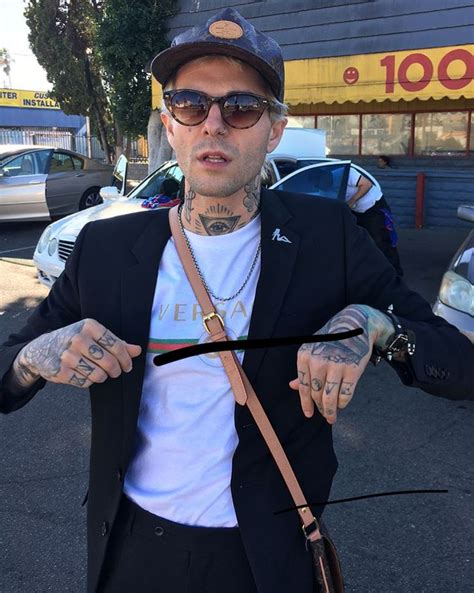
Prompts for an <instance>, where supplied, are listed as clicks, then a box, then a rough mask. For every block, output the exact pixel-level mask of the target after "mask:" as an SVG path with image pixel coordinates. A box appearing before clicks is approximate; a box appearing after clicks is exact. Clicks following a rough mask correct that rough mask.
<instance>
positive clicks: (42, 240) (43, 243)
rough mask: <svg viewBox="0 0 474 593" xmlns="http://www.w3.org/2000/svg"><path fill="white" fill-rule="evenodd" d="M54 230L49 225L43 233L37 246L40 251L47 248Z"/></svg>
mask: <svg viewBox="0 0 474 593" xmlns="http://www.w3.org/2000/svg"><path fill="white" fill-rule="evenodd" d="M52 232H53V230H52V228H51V227H48V228H47V229H45V231H44V232H43V234H42V235H41V238H40V240H39V241H38V247H37V249H38V252H39V253H42V252H43V251H44V250H45V249H46V245H47V244H48V241H49V239H50V237H51V233H52Z"/></svg>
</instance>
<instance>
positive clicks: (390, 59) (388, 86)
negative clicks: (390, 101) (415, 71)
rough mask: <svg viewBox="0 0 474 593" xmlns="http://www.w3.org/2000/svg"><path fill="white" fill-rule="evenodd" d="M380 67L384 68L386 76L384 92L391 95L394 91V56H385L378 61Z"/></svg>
mask: <svg viewBox="0 0 474 593" xmlns="http://www.w3.org/2000/svg"><path fill="white" fill-rule="evenodd" d="M380 65H381V66H385V68H386V69H387V74H386V76H385V92H386V93H393V91H394V89H395V56H385V58H384V59H383V60H380Z"/></svg>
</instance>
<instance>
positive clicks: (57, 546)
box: [0, 223, 474, 593]
mask: <svg viewBox="0 0 474 593" xmlns="http://www.w3.org/2000/svg"><path fill="white" fill-rule="evenodd" d="M45 226H46V223H35V224H28V225H0V340H1V341H3V339H4V338H5V337H6V336H7V335H8V334H9V333H11V332H13V331H14V330H15V329H18V328H19V327H20V326H21V324H22V323H23V321H24V320H25V319H26V317H27V315H28V311H29V310H30V309H31V308H32V307H34V306H35V305H36V303H37V302H39V300H40V299H42V298H43V297H44V296H46V294H47V292H48V291H47V289H46V288H44V287H43V286H42V285H40V284H39V283H38V281H37V280H36V277H35V270H34V268H33V267H32V262H31V256H32V254H33V250H34V245H35V244H36V242H37V240H38V238H39V236H40V234H41V232H42V229H43V228H44V227H45ZM399 234H400V253H401V259H402V265H403V266H404V268H405V270H406V280H407V283H408V284H409V285H410V286H411V287H412V288H414V289H415V290H418V291H419V292H420V293H421V294H422V295H423V296H424V297H425V298H427V299H428V300H429V301H430V302H432V301H433V300H434V297H435V295H436V292H437V289H438V286H439V282H440V279H441V276H442V273H443V271H444V269H445V267H446V265H447V264H448V262H449V260H450V258H451V256H452V255H453V253H454V251H455V250H456V248H457V247H458V245H459V244H460V242H461V240H462V238H464V237H465V236H466V235H467V231H466V230H465V229H447V230H430V229H423V230H412V229H402V230H401V231H400V233H399ZM334 433H335V444H336V449H337V453H338V457H339V462H340V468H339V472H338V474H337V477H336V480H335V484H334V488H333V491H332V495H331V496H332V499H340V498H346V497H352V496H360V495H364V494H373V493H377V492H388V491H398V490H411V489H447V490H448V493H444V494H442V493H438V494H436V493H433V494H424V495H421V494H418V495H416V494H412V495H404V496H390V497H384V498H375V499H369V500H362V501H357V502H352V503H343V504H337V505H333V506H330V507H328V510H327V512H326V515H325V516H326V522H327V523H328V526H329V527H330V529H331V531H332V533H333V536H334V539H335V541H336V543H337V545H338V548H339V551H340V554H341V559H342V562H343V568H344V572H345V578H346V584H347V592H348V593H372V592H373V593H395V592H396V593H398V592H401V591H403V592H405V593H411V592H413V593H415V592H416V593H419V592H421V593H423V592H426V593H428V592H429V593H472V591H474V585H473V583H474V566H473V565H474V560H473V558H472V542H473V541H474V518H473V512H472V510H473V490H474V471H473V464H472V451H473V449H474V402H466V401H458V402H455V401H449V400H445V399H441V398H436V397H433V396H431V395H428V394H425V393H422V392H421V391H419V390H417V389H407V388H405V387H402V386H401V385H400V383H399V381H398V378H397V377H396V375H395V374H394V373H393V372H392V371H391V369H390V368H388V367H387V366H386V365H380V366H379V367H377V368H374V367H371V366H369V367H368V369H367V371H366V373H365V375H364V377H363V379H362V381H361V384H360V385H359V387H358V389H357V394H356V396H355V398H354V400H353V402H352V403H351V405H350V406H349V407H348V408H347V410H345V411H344V413H343V414H341V415H340V418H339V420H338V422H337V424H336V427H335V430H334ZM89 439H90V424H89V404H88V398H87V395H86V393H84V392H82V391H81V390H77V389H74V388H66V387H62V386H56V385H52V384H49V385H47V386H46V387H45V389H44V390H43V391H42V392H40V393H39V394H38V395H37V396H36V397H35V398H34V399H33V400H32V401H31V402H30V403H29V404H28V405H27V406H26V407H24V408H23V409H21V410H19V411H18V412H16V413H14V414H10V415H8V416H0V447H1V451H2V455H0V500H1V501H2V502H1V505H0V592H1V593H43V592H54V593H63V592H73V593H82V592H84V591H85V559H86V550H85V507H83V506H81V502H82V499H83V496H84V493H85V491H86V488H87V478H88V449H89ZM130 593H139V592H132V591H131V592H130ZM163 593H174V592H168V591H167V592H163ZM289 593H292V592H289Z"/></svg>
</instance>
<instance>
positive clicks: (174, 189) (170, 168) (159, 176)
mask: <svg viewBox="0 0 474 593" xmlns="http://www.w3.org/2000/svg"><path fill="white" fill-rule="evenodd" d="M182 177H183V173H182V171H181V169H180V168H179V166H178V165H176V164H172V165H165V166H164V167H161V168H159V169H157V170H156V171H155V173H154V174H153V175H152V176H151V177H149V178H148V179H147V180H146V182H145V183H144V184H142V185H141V186H140V187H138V188H137V191H136V192H132V193H131V194H130V198H141V199H145V198H152V197H154V196H157V195H158V194H164V195H166V196H168V197H170V198H175V197H176V196H177V195H178V190H179V185H180V183H181V179H182Z"/></svg>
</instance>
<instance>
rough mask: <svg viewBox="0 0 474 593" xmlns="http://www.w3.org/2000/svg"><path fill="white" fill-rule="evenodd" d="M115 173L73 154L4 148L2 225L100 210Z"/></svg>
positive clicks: (37, 148)
mask: <svg viewBox="0 0 474 593" xmlns="http://www.w3.org/2000/svg"><path fill="white" fill-rule="evenodd" d="M112 170H113V169H112V167H111V166H110V165H104V164H101V163H99V162H97V161H94V160H92V159H89V158H87V157H85V156H83V155H81V154H77V153H75V152H71V151H69V150H63V149H55V148H51V147H47V146H26V145H25V146H11V145H5V146H0V221H2V222H8V221H29V220H53V219H56V218H60V217H62V216H66V215H68V214H72V213H74V212H77V211H78V210H84V209H85V208H88V207H90V206H96V205H97V204H100V203H101V202H102V198H101V197H100V194H99V191H100V188H101V187H103V186H105V185H111V182H112Z"/></svg>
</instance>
